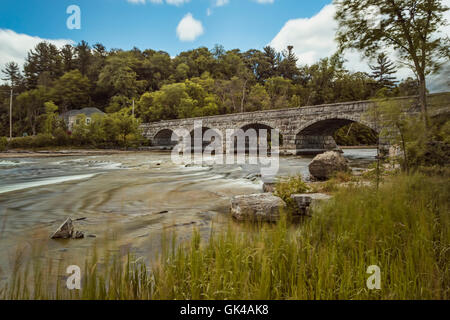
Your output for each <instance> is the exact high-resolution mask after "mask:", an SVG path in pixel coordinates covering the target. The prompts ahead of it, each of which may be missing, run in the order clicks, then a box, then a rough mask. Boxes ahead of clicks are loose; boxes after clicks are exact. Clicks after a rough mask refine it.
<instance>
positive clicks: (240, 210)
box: [231, 193, 286, 222]
mask: <svg viewBox="0 0 450 320" xmlns="http://www.w3.org/2000/svg"><path fill="white" fill-rule="evenodd" d="M285 206H286V204H285V203H284V201H283V200H281V198H279V197H277V196H274V195H273V194H271V193H260V194H251V195H244V196H236V197H233V199H232V200H231V213H232V215H233V217H234V218H235V219H236V220H238V221H264V222H275V221H277V220H278V219H279V218H280V209H281V208H284V207H285Z"/></svg>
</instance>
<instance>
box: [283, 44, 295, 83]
mask: <svg viewBox="0 0 450 320" xmlns="http://www.w3.org/2000/svg"><path fill="white" fill-rule="evenodd" d="M293 50H294V47H293V46H288V47H287V50H285V51H284V52H283V60H282V61H281V62H280V65H279V71H280V74H281V75H282V76H283V77H284V78H286V79H289V80H293V81H295V80H297V78H298V77H299V75H300V70H299V69H298V67H297V61H298V58H297V57H296V56H295V54H294V51H293Z"/></svg>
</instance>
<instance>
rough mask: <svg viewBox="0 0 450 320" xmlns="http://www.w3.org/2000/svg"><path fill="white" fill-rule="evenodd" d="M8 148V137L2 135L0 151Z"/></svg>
mask: <svg viewBox="0 0 450 320" xmlns="http://www.w3.org/2000/svg"><path fill="white" fill-rule="evenodd" d="M7 149H8V139H6V137H0V152H3V151H6V150H7Z"/></svg>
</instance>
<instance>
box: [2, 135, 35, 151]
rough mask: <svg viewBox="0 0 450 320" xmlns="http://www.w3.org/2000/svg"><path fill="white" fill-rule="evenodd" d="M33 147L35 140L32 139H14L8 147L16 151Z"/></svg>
mask: <svg viewBox="0 0 450 320" xmlns="http://www.w3.org/2000/svg"><path fill="white" fill-rule="evenodd" d="M32 145H33V138H32V137H18V138H13V139H12V140H10V141H9V144H8V146H9V147H10V148H13V149H16V148H31V147H32Z"/></svg>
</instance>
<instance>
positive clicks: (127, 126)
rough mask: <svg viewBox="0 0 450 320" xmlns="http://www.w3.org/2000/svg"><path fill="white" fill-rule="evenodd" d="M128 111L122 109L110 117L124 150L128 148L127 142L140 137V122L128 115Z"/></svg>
mask: <svg viewBox="0 0 450 320" xmlns="http://www.w3.org/2000/svg"><path fill="white" fill-rule="evenodd" d="M130 111H131V110H130V109H122V110H121V111H119V112H117V113H113V114H111V115H110V117H111V118H112V119H113V123H114V125H115V127H116V128H117V134H118V136H119V141H120V142H121V143H122V144H123V146H124V147H125V148H127V147H128V141H129V140H131V139H132V138H137V137H139V136H140V131H139V125H140V121H139V120H138V119H136V118H135V117H133V116H132V115H131V114H130V113H131V112H130Z"/></svg>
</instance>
